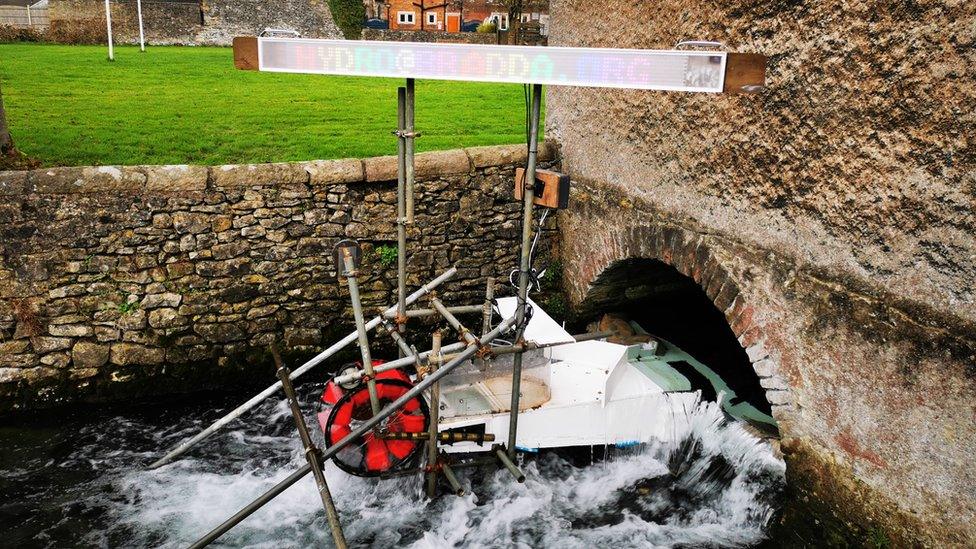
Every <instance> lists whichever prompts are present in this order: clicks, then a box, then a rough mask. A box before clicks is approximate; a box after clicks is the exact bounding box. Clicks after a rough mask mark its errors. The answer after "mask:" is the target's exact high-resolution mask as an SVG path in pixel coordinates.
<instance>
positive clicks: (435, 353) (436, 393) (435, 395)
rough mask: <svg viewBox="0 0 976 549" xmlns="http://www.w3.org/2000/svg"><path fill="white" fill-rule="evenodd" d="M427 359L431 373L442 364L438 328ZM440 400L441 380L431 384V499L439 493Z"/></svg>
mask: <svg viewBox="0 0 976 549" xmlns="http://www.w3.org/2000/svg"><path fill="white" fill-rule="evenodd" d="M427 360H429V361H430V374H433V373H435V372H436V371H437V368H438V367H439V366H440V365H441V360H442V357H441V332H440V330H436V331H435V332H434V337H433V341H432V342H431V348H430V356H429V357H428V359H427ZM428 375H429V374H428ZM440 401H441V384H440V382H437V383H434V384H433V385H431V386H430V426H429V427H428V429H427V433H428V436H429V439H428V440H427V497H428V498H431V499H433V498H434V496H435V495H437V460H438V455H437V433H438V429H439V427H438V424H439V423H440V415H441V414H440V412H441V402H440Z"/></svg>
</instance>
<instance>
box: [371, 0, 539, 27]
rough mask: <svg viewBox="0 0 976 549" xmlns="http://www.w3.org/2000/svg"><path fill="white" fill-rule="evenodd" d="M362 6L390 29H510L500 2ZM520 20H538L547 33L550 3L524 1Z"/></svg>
mask: <svg viewBox="0 0 976 549" xmlns="http://www.w3.org/2000/svg"><path fill="white" fill-rule="evenodd" d="M365 5H366V13H367V16H369V17H375V18H378V19H383V20H387V21H388V22H389V28H390V29H391V30H410V31H421V30H422V31H442V32H461V31H462V30H463V28H464V27H467V28H471V27H473V26H474V25H477V24H480V23H483V22H494V23H495V24H496V25H497V26H498V28H499V29H500V30H503V31H505V30H509V28H510V26H511V22H510V21H509V15H508V6H506V5H505V2H503V1H502V0H389V1H387V2H383V1H381V0H366V2H365ZM520 20H521V22H523V23H525V22H528V21H539V23H540V25H541V26H542V29H543V34H546V33H547V32H548V30H547V29H548V24H549V3H548V2H545V1H542V2H527V3H526V4H525V7H524V9H523V13H522V16H521V19H520ZM465 24H467V25H465Z"/></svg>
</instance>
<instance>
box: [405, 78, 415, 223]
mask: <svg viewBox="0 0 976 549" xmlns="http://www.w3.org/2000/svg"><path fill="white" fill-rule="evenodd" d="M406 122H407V125H406V132H407V143H406V145H407V161H406V165H407V166H406V167H407V173H406V178H407V223H413V176H414V173H413V172H414V160H413V155H414V150H415V143H414V136H415V131H416V127H415V125H414V81H413V78H407V109H406Z"/></svg>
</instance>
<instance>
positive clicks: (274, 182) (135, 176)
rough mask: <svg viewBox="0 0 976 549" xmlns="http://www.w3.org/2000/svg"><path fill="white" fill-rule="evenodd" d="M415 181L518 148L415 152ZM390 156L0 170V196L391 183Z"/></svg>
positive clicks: (503, 158) (550, 151)
mask: <svg viewBox="0 0 976 549" xmlns="http://www.w3.org/2000/svg"><path fill="white" fill-rule="evenodd" d="M554 155H555V147H554V146H553V144H552V143H548V142H547V143H540V147H539V160H540V161H547V160H551V159H552V158H553V156H554ZM414 158H415V161H416V175H417V178H430V177H437V176H442V175H453V174H462V173H469V172H471V171H472V170H476V169H480V168H488V167H492V166H505V165H512V164H518V163H524V162H525V160H526V150H525V145H524V144H517V145H493V146H484V147H468V148H466V149H452V150H447V151H431V152H424V153H417V155H416V156H415V157H414ZM396 170H397V159H396V156H377V157H373V158H365V159H358V158H343V159H339V160H311V161H306V162H274V163H270V164H228V165H224V166H192V165H185V164H184V165H168V166H72V167H56V168H41V169H36V170H27V171H0V196H12V195H22V194H30V193H38V194H86V193H101V192H117V193H118V192H121V193H125V194H141V193H177V192H187V191H204V190H207V189H225V188H242V187H254V186H288V185H306V184H308V185H338V184H345V183H356V182H376V181H393V180H395V179H396V177H397V173H396Z"/></svg>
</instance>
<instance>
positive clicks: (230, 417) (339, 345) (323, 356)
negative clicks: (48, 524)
mask: <svg viewBox="0 0 976 549" xmlns="http://www.w3.org/2000/svg"><path fill="white" fill-rule="evenodd" d="M456 273H457V267H451V268H450V269H448V270H447V271H445V272H444V273H442V274H441V275H440V276H438V277H437V278H435V279H434V280H432V281H430V282H428V283H427V284H425V285H424V286H422V287H420V289H418V290H417V291H416V292H414V293H412V294H410V296H409V297H407V304H408V305H410V304H413V303H415V302H416V301H417V300H418V299H420V298H421V297H423V296H425V295H427V294H428V293H430V292H431V291H433V290H434V288H437V287H438V286H440V285H441V284H443V283H444V282H446V281H447V280H448V279H450V278H451V277H453V276H454V275H455V274H456ZM393 311H396V306H393V307H390V308H389V309H387V310H386V312H384V313H383V314H384V315H386V314H388V313H391V312H393ZM382 316H383V315H381V316H378V317H376V318H374V319H372V320H370V321H369V322H367V323H366V328H367V329H368V330H372V329H373V328H376V327H377V326H379V325H380V321H381V320H382ZM357 335H358V334H357V332H352V333H350V334H349V335H347V336H346V337H344V338H342V339H340V340H339V341H337V342H336V343H334V344H333V345H332V346H331V347H329V348H328V349H326V350H324V351H322V352H321V353H319V354H317V355H315V356H314V357H312V358H311V359H310V360H309V361H308V362H306V363H305V364H303V365H302V366H301V367H299V368H296V369H295V371H293V372H292V373H291V375H290V376H289V378H291V379H293V380H294V379H297V378H298V377H299V376H301V375H302V374H304V373H305V372H307V371H309V370H311V369H312V368H314V367H316V366H318V365H319V364H321V363H323V362H325V361H326V360H327V359H328V358H329V357H331V356H332V355H334V354H336V353H338V352H339V351H341V350H342V349H344V348H345V347H346V346H347V345H349V344H350V343H352V342H353V341H356V336H357ZM346 381H348V380H346ZM346 381H344V382H343V383H345V382H346ZM279 388H281V382H280V381H279V382H276V383H274V384H273V385H271V386H270V387H268V388H267V389H265V390H263V391H261V392H260V393H258V394H256V395H254V396H253V397H251V399H250V400H248V401H247V402H245V403H244V404H241V405H240V406H238V407H237V408H235V409H234V410H232V411H230V412H229V413H227V414H226V415H224V416H223V417H221V418H220V419H218V420H217V421H215V422H213V423H212V424H210V426H209V427H207V428H206V429H204V430H203V431H200V432H199V433H197V434H196V435H194V436H193V437H192V438H190V439H188V440H185V441H183V442H180V443H179V444H177V445H176V446H175V447H173V448H171V449H170V450H169V452H167V453H166V455H165V456H163V457H161V458H159V459H158V460H156V461H155V462H153V463H152V464H151V465H149V469H155V468H157V467H161V466H163V465H166V464H167V463H169V462H171V461H173V460H174V459H176V458H177V457H179V456H181V455H182V454H184V453H186V451H187V450H189V449H190V448H193V447H194V446H196V445H197V444H199V443H200V442H201V441H203V440H204V439H206V438H208V437H209V436H211V435H213V434H214V433H216V432H217V431H219V430H220V429H221V428H222V427H223V426H224V425H227V424H228V423H230V422H231V421H234V420H235V419H237V418H239V417H240V416H242V415H244V413H245V412H247V411H248V410H250V409H251V408H254V407H255V406H257V405H258V404H260V403H262V402H264V401H265V400H266V399H267V398H268V397H270V396H271V395H273V394H275V393H276V392H277V391H278V389H279Z"/></svg>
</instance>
